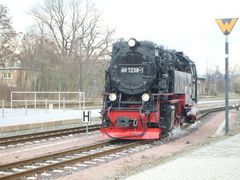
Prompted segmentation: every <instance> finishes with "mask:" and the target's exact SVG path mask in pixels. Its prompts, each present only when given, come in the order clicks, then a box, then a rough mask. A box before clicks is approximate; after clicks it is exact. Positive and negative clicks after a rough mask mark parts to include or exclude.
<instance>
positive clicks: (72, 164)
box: [0, 107, 224, 180]
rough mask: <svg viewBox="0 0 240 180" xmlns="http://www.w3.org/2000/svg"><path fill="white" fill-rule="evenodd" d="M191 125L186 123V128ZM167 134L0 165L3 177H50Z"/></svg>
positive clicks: (147, 144)
mask: <svg viewBox="0 0 240 180" xmlns="http://www.w3.org/2000/svg"><path fill="white" fill-rule="evenodd" d="M223 109H224V108H223V107H221V108H214V109H211V110H203V111H201V112H200V113H201V115H200V116H198V119H200V118H203V117H205V116H206V115H208V114H210V113H213V112H217V111H222V110H223ZM188 126H189V125H186V126H184V128H187V127H188ZM165 139H167V137H164V138H163V139H160V140H157V141H118V140H111V141H104V142H100V143H97V144H94V145H90V146H85V147H78V148H75V149H71V150H65V151H62V152H58V153H52V154H48V155H44V156H40V157H36V158H33V159H27V160H23V161H19V162H13V163H9V164H4V165H0V180H1V179H19V178H27V179H34V178H35V179H38V178H40V179H41V178H44V177H45V176H47V177H48V178H49V177H50V176H51V174H52V173H53V174H54V173H60V172H63V170H61V169H73V170H74V169H78V168H79V167H86V166H87V165H86V164H94V163H97V162H100V163H101V162H107V160H104V159H109V158H112V157H116V156H121V154H124V153H125V154H126V153H128V152H126V151H136V152H137V151H142V150H144V149H146V148H150V147H151V146H152V145H158V144H162V143H165V142H167V141H168V140H169V139H168V140H165Z"/></svg>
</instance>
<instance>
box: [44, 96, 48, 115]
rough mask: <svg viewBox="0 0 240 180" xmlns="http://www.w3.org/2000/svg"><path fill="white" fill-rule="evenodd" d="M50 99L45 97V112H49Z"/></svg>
mask: <svg viewBox="0 0 240 180" xmlns="http://www.w3.org/2000/svg"><path fill="white" fill-rule="evenodd" d="M47 106H48V99H47V98H46V99H45V112H46V113H47V110H48V107H47Z"/></svg>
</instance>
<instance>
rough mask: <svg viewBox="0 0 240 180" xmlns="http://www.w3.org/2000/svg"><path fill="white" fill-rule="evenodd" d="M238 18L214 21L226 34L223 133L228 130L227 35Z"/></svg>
mask: <svg viewBox="0 0 240 180" xmlns="http://www.w3.org/2000/svg"><path fill="white" fill-rule="evenodd" d="M237 20H238V18H228V19H216V22H217V24H218V26H219V27H220V29H221V30H222V32H223V34H224V35H225V36H226V41H225V78H224V80H225V83H224V84H225V85H224V86H225V90H224V91H225V133H226V134H227V133H228V131H229V107H228V106H229V78H228V55H229V53H228V52H229V51H228V35H229V34H230V33H231V31H232V29H233V27H234V25H235V24H236V22H237Z"/></svg>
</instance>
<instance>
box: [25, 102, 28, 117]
mask: <svg viewBox="0 0 240 180" xmlns="http://www.w3.org/2000/svg"><path fill="white" fill-rule="evenodd" d="M27 114H28V112H27V100H25V115H27Z"/></svg>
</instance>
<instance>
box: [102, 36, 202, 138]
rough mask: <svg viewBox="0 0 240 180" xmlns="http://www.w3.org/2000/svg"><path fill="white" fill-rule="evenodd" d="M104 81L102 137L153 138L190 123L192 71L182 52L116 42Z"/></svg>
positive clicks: (194, 91)
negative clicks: (183, 123) (184, 122)
mask: <svg viewBox="0 0 240 180" xmlns="http://www.w3.org/2000/svg"><path fill="white" fill-rule="evenodd" d="M105 76H106V77H105V92H104V106H103V111H102V115H103V127H102V128H101V131H102V133H103V134H106V135H108V136H110V137H114V138H121V139H154V138H159V136H160V134H161V133H162V132H166V131H169V130H171V129H172V128H174V127H176V126H179V125H180V124H181V123H182V122H183V120H187V121H189V122H190V121H192V120H193V119H194V118H195V115H193V113H192V112H191V111H192V107H193V104H194V103H197V72H196V67H195V64H194V62H193V61H191V60H190V59H189V58H188V57H187V56H184V55H183V53H182V52H176V51H174V50H167V49H164V48H163V47H162V46H157V45H156V44H154V43H153V42H150V41H137V40H136V39H134V38H132V39H130V40H129V41H119V42H116V43H115V44H113V48H112V59H111V62H110V66H109V68H108V69H107V71H106V75H105Z"/></svg>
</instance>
